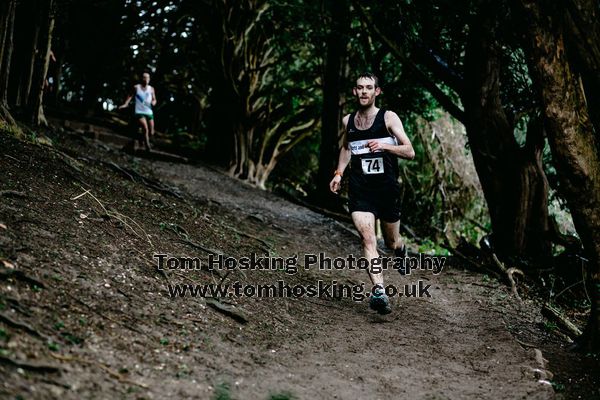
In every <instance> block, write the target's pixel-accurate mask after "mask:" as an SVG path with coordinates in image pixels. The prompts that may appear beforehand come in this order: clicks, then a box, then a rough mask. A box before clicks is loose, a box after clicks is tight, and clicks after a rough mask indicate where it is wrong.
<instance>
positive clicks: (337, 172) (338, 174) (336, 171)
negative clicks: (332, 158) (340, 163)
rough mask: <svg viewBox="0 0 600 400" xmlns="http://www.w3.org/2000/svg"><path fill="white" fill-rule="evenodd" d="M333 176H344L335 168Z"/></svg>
mask: <svg viewBox="0 0 600 400" xmlns="http://www.w3.org/2000/svg"><path fill="white" fill-rule="evenodd" d="M333 176H339V177H342V176H344V174H342V173H341V172H340V170H338V169H336V170H335V172H334V173H333Z"/></svg>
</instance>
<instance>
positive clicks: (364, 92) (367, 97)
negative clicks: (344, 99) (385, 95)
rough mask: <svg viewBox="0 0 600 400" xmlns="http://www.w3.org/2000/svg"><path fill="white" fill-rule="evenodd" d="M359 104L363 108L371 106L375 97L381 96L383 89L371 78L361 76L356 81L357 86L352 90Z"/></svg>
mask: <svg viewBox="0 0 600 400" xmlns="http://www.w3.org/2000/svg"><path fill="white" fill-rule="evenodd" d="M352 92H353V93H354V95H355V96H356V99H357V100H358V104H359V106H360V107H362V108H367V107H370V106H371V105H372V104H373V103H375V98H376V97H377V96H379V93H381V90H380V89H379V88H378V87H375V81H374V80H373V79H371V78H359V79H358V80H357V81H356V86H355V87H354V89H353V90H352Z"/></svg>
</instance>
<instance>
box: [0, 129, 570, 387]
mask: <svg viewBox="0 0 600 400" xmlns="http://www.w3.org/2000/svg"><path fill="white" fill-rule="evenodd" d="M0 148H1V149H2V151H1V152H0V153H1V154H0V170H1V171H2V174H1V175H0V191H2V192H0V193H1V195H0V224H1V225H0V260H1V262H2V265H0V267H1V268H2V269H1V271H2V272H1V277H2V280H1V281H0V308H1V310H0V315H1V320H0V329H1V330H0V359H1V361H2V363H0V364H1V365H0V370H1V371H0V374H1V375H2V376H3V379H2V383H1V385H0V397H2V398H15V397H16V396H21V398H33V399H47V398H61V399H82V398H107V399H108V398H132V399H164V398H197V399H209V398H222V399H225V398H236V399H269V398H279V399H283V398H299V399H315V398H322V399H332V398H337V399H355V398H364V399H389V398H414V399H446V398H451V399H464V398H473V399H475V398H477V399H479V398H494V399H498V398H506V399H514V398H539V399H547V398H553V397H554V396H555V393H554V391H553V390H552V387H551V385H550V383H548V382H547V380H544V378H546V379H549V376H548V375H547V373H546V371H545V370H544V369H545V368H549V369H552V367H553V366H552V365H549V366H548V365H546V366H545V367H542V366H541V365H540V358H539V357H538V359H536V352H535V351H534V348H533V347H539V346H538V345H537V344H538V343H540V342H539V341H540V340H541V339H540V338H541V336H540V334H539V333H540V332H539V331H536V330H535V329H537V328H531V327H535V326H536V323H540V322H541V317H540V316H539V313H538V312H537V310H536V306H535V304H533V303H532V302H528V301H526V302H525V303H523V304H517V303H516V302H515V301H514V300H513V299H512V298H511V297H510V296H509V294H508V290H507V289H506V288H505V287H504V286H503V285H501V284H499V283H497V282H489V281H484V280H483V279H482V276H481V275H476V274H472V273H468V272H465V271H463V270H462V269H461V268H457V266H456V265H454V266H447V267H446V268H445V269H444V270H443V271H442V273H440V274H438V275H434V274H432V273H431V271H417V272H415V273H413V274H411V275H410V276H407V277H402V276H400V275H399V274H398V273H397V272H395V271H387V272H386V273H385V274H386V275H385V276H386V283H387V284H393V285H395V286H397V287H399V288H402V287H403V285H405V284H410V283H416V282H418V281H419V280H421V281H422V282H423V284H424V285H431V286H430V290H429V292H430V293H431V297H430V298H427V297H424V298H400V299H394V300H393V307H394V312H393V313H392V314H390V315H389V316H386V317H378V316H375V315H373V313H372V312H371V311H369V310H368V308H367V300H364V301H362V302H355V301H353V300H352V299H351V298H348V297H342V298H328V297H310V298H309V297H299V298H293V297H289V298H278V299H271V298H258V297H256V296H254V297H239V298H228V299H225V300H223V301H221V302H217V301H214V300H205V299H202V298H199V297H191V296H189V295H188V296H186V297H172V296H170V294H169V293H170V292H169V287H171V290H173V287H174V285H177V284H209V283H221V282H222V283H233V282H234V281H239V282H240V283H241V284H244V285H250V284H259V283H262V284H270V283H275V282H277V281H278V280H284V281H285V282H286V284H288V285H290V286H294V285H311V284H316V282H317V281H319V280H322V281H325V282H329V283H331V281H334V280H335V281H336V282H337V283H339V284H347V285H356V284H360V283H361V282H365V281H366V280H367V276H366V273H365V272H364V271H357V270H355V271H350V270H347V269H345V270H339V271H335V270H333V271H320V270H319V269H317V268H314V267H311V268H309V269H308V270H306V269H305V268H303V267H304V255H305V254H318V253H325V254H326V255H328V256H330V257H344V258H346V257H348V255H349V254H354V255H356V256H359V255H360V248H359V243H358V239H357V238H356V237H355V236H354V235H353V234H352V233H351V232H350V231H349V230H347V229H346V228H344V227H342V226H340V223H338V222H336V221H333V220H331V219H329V218H327V217H323V216H321V215H319V214H316V213H314V212H312V211H310V210H307V209H305V208H302V207H300V206H296V205H293V204H291V203H289V202H286V201H284V200H282V199H280V198H278V197H276V196H274V195H272V194H269V193H266V192H262V191H258V190H255V189H253V188H251V187H249V186H246V185H244V184H241V183H240V182H239V181H236V180H232V179H230V178H228V177H226V176H224V175H223V174H221V173H219V172H218V171H215V170H213V169H210V168H207V167H202V166H192V165H186V164H170V163H166V162H157V161H149V160H144V159H141V158H133V157H131V156H127V155H124V154H122V153H120V152H119V151H117V150H116V149H114V148H111V147H107V146H105V145H99V144H94V143H93V142H91V141H89V140H87V139H83V138H76V137H73V136H70V135H63V136H62V137H59V138H56V140H55V146H54V147H47V146H40V145H32V144H29V143H24V142H20V141H17V140H15V139H13V138H11V137H8V136H6V135H5V134H0ZM159 253H161V254H167V255H170V256H182V257H184V256H185V257H198V258H199V259H200V260H201V262H202V264H203V265H206V262H207V261H208V259H209V257H210V255H211V254H212V255H213V256H214V255H218V254H221V255H223V256H231V257H234V258H240V257H244V256H249V255H251V254H252V253H256V254H258V255H270V256H271V257H272V258H276V257H288V256H293V255H298V261H299V264H300V265H301V267H300V268H299V270H298V271H297V272H296V273H292V272H293V271H289V270H288V271H286V270H285V269H279V270H271V271H250V270H233V271H231V272H229V273H227V272H226V271H208V270H206V268H203V269H201V270H194V271H189V270H169V269H167V270H164V271H159V270H158V269H157V262H156V259H155V258H154V257H153V256H154V255H155V254H159ZM532 329H533V330H534V331H531V330H532ZM527 330H530V331H531V332H529V333H527V332H526V331H527ZM515 335H516V336H519V337H521V339H523V338H525V340H527V338H529V340H533V339H531V338H535V340H537V342H533V344H531V342H529V343H524V342H523V340H521V344H520V343H519V342H517V341H516V340H515V337H514V336H515ZM523 343H524V344H523ZM545 343H546V344H548V343H550V344H552V345H554V346H555V344H556V340H555V341H554V342H552V340H550V341H548V340H546V342H545ZM557 354H558V353H557ZM544 355H545V354H544ZM544 374H546V375H544ZM560 378H562V376H560ZM556 379H557V377H555V378H554V380H556Z"/></svg>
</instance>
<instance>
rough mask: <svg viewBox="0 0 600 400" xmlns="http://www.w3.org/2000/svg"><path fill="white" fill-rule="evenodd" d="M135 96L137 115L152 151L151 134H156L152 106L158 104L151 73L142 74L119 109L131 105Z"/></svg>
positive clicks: (147, 144)
mask: <svg viewBox="0 0 600 400" xmlns="http://www.w3.org/2000/svg"><path fill="white" fill-rule="evenodd" d="M133 97H135V117H136V118H137V120H138V122H139V124H140V125H141V126H142V129H143V130H144V145H145V146H146V149H147V150H148V151H150V136H154V113H153V112H152V107H153V106H155V105H156V94H155V93H154V88H153V87H152V86H150V74H149V73H148V72H144V73H143V74H142V82H141V83H139V84H137V85H135V86H134V87H133V90H132V92H131V93H130V94H129V96H127V99H126V100H125V102H124V103H123V104H122V105H120V106H119V109H122V108H125V107H127V106H128V105H129V102H130V101H131V99H132V98H133Z"/></svg>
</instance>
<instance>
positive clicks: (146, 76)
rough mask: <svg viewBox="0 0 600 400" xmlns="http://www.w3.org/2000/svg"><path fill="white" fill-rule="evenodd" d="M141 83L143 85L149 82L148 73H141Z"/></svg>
mask: <svg viewBox="0 0 600 400" xmlns="http://www.w3.org/2000/svg"><path fill="white" fill-rule="evenodd" d="M142 83H143V84H144V85H147V84H149V83H150V74H143V75H142Z"/></svg>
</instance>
